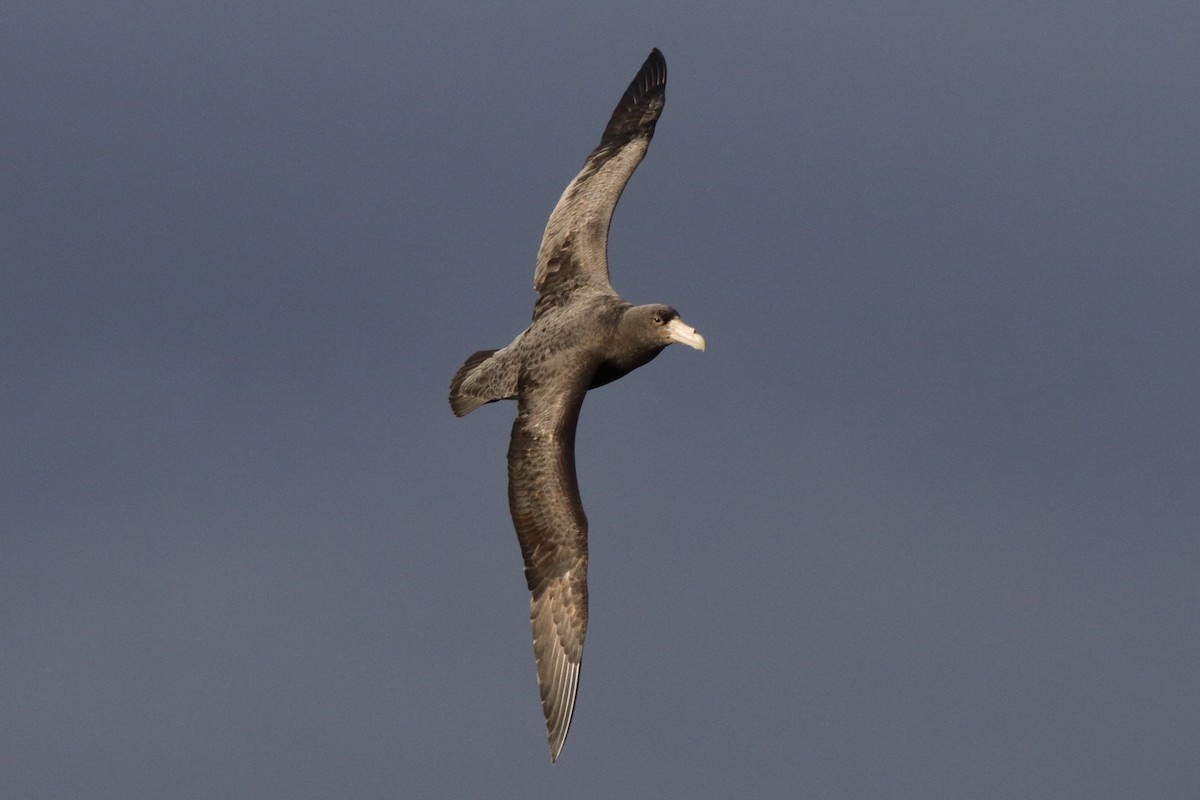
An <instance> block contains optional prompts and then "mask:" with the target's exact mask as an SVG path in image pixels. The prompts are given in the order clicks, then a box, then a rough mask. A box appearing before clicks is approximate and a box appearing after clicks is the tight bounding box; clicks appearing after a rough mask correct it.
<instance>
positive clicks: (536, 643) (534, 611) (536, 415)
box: [508, 364, 591, 760]
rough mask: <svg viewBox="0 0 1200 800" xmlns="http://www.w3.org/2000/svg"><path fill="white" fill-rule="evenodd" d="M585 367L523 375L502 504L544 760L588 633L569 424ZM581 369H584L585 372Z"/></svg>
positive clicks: (569, 706) (556, 748) (567, 716)
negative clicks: (526, 602)
mask: <svg viewBox="0 0 1200 800" xmlns="http://www.w3.org/2000/svg"><path fill="white" fill-rule="evenodd" d="M590 369H591V368H590V367H589V366H588V365H583V364H581V365H579V366H578V368H577V369H575V370H573V372H574V373H576V374H573V375H570V376H564V375H558V376H555V380H553V381H552V382H551V383H550V384H547V383H543V382H539V381H538V380H535V379H533V378H530V377H528V376H523V377H522V380H521V383H520V390H519V393H518V411H517V420H516V422H514V423H513V429H512V440H511V441H510V443H509V448H508V505H509V510H510V511H511V512H512V519H513V526H514V527H515V528H516V529H517V538H518V539H519V540H520V542H521V553H522V555H523V556H524V557H525V580H526V582H527V583H528V584H529V591H530V593H531V594H532V598H531V600H530V607H529V608H530V612H529V616H530V621H531V623H532V625H533V654H534V658H535V660H536V661H537V673H538V687H539V689H540V690H541V695H542V711H543V712H544V713H545V715H546V734H547V738H548V740H549V742H550V758H551V760H557V758H558V754H559V752H560V751H561V750H562V746H563V742H564V741H565V740H566V738H567V730H568V729H569V728H570V725H571V714H572V712H573V711H574V709H575V692H576V690H577V688H578V686H579V664H580V661H581V660H582V658H583V638H584V634H585V633H586V631H587V518H586V517H585V516H584V514H583V504H582V503H581V502H580V500H579V484H578V483H577V481H576V479H575V423H576V421H577V420H578V418H579V409H580V406H582V404H583V395H584V393H585V392H586V391H587V387H588V384H589V381H590V378H591V371H590ZM584 373H586V374H584Z"/></svg>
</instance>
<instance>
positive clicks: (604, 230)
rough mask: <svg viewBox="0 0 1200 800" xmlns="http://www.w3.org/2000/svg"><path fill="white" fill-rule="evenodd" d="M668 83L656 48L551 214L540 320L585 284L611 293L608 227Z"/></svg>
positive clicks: (540, 281) (539, 273)
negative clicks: (555, 305) (544, 311)
mask: <svg viewBox="0 0 1200 800" xmlns="http://www.w3.org/2000/svg"><path fill="white" fill-rule="evenodd" d="M666 85H667V62H666V61H665V60H664V59H663V55H662V53H660V52H659V51H658V50H657V49H654V50H652V51H651V52H650V56H649V57H648V58H647V59H646V62H645V63H644V64H642V68H641V69H640V70H638V74H637V76H636V77H634V79H633V82H632V83H630V84H629V88H628V89H626V90H625V94H624V95H622V96H621V101H620V102H619V103H617V107H616V109H615V110H614V111H613V114H612V118H611V119H609V121H608V127H606V128H605V129H604V135H603V136H602V137H601V138H600V144H599V146H598V147H596V149H595V150H593V151H592V154H591V155H589V156H588V158H587V161H586V162H584V165H583V169H582V170H581V171H580V172H579V174H578V175H576V176H575V180H573V181H571V183H570V184H569V185H568V186H567V188H566V191H564V192H563V194H562V197H561V198H559V201H558V205H556V206H555V207H554V211H553V212H551V214H550V221H549V222H547V223H546V232H545V233H544V234H543V236H542V245H541V248H540V249H539V250H538V260H537V269H536V270H535V271H534V275H533V288H534V289H536V290H537V293H538V300H537V305H536V306H535V308H534V318H535V319H536V318H537V316H538V315H539V314H540V313H541V312H542V311H543V310H545V308H547V307H549V306H552V305H554V304H556V303H558V302H560V301H561V300H562V299H563V298H565V297H566V296H568V295H569V294H570V293H571V292H572V291H573V290H575V289H576V288H578V287H580V286H592V287H596V288H598V289H600V290H602V291H609V292H611V291H612V286H611V285H610V284H609V282H608V255H607V249H608V226H609V223H610V222H612V215H613V209H614V208H616V206H617V200H619V199H620V197H621V192H622V191H623V190H624V189H625V184H626V183H628V181H629V176H630V175H632V174H633V171H634V169H636V168H637V165H638V164H640V163H641V161H642V158H643V157H644V156H645V155H646V148H647V147H649V146H650V137H652V136H653V135H654V125H655V123H657V122H658V117H659V114H661V113H662V109H663V103H664V102H665V98H666Z"/></svg>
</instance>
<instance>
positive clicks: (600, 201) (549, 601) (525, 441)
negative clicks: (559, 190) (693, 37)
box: [450, 50, 704, 760]
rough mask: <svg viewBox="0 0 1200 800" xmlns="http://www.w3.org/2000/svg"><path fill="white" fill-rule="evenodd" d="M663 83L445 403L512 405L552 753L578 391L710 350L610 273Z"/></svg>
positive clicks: (596, 160) (568, 575) (637, 108)
mask: <svg viewBox="0 0 1200 800" xmlns="http://www.w3.org/2000/svg"><path fill="white" fill-rule="evenodd" d="M666 80H667V65H666V61H664V60H663V57H662V54H661V53H660V52H659V51H658V50H654V51H652V52H651V53H650V57H649V58H647V59H646V62H645V64H643V65H642V68H641V70H640V71H639V72H638V74H637V76H636V77H635V78H634V79H633V82H632V83H630V84H629V88H628V89H627V90H626V91H625V94H624V95H623V96H622V97H621V101H620V102H619V103H618V104H617V107H616V109H615V110H614V111H613V114H612V118H611V119H610V120H609V123H608V126H607V127H606V128H605V129H604V135H603V136H602V137H601V139H600V145H599V146H598V147H597V148H596V149H595V150H593V151H592V153H591V155H589V156H588V159H587V161H586V162H585V163H584V166H583V169H582V170H581V171H580V173H579V174H578V175H577V176H576V177H575V179H574V180H573V181H571V183H570V185H568V186H567V189H566V191H564V192H563V195H562V197H561V198H560V199H559V201H558V204H557V205H556V206H555V207H554V211H553V212H552V213H551V214H550V220H549V222H548V223H547V224H546V232H545V234H544V235H543V238H542V245H541V248H540V249H539V251H538V260H537V267H536V269H535V271H534V281H533V282H534V288H535V289H536V290H537V293H538V295H537V302H536V304H535V306H534V312H533V323H532V324H531V325H530V326H529V328H527V329H526V330H525V331H524V332H523V333H521V334H520V335H519V336H517V338H516V339H514V340H513V341H512V343H511V344H509V345H508V346H507V347H504V348H501V349H499V350H480V351H479V352H477V353H475V354H473V355H472V356H471V357H470V358H468V359H467V361H466V363H464V364H463V365H462V367H461V368H460V369H459V370H458V372H457V373H456V374H455V376H454V379H453V380H452V381H451V383H450V407H451V408H452V409H453V411H454V413H455V414H457V415H458V416H463V415H465V414H468V413H470V412H471V411H473V410H474V409H476V408H478V407H479V406H481V405H484V404H485V403H491V402H494V401H496V400H508V399H516V400H517V419H516V421H515V422H514V423H513V429H512V438H511V440H510V443H509V448H508V503H509V511H510V512H511V514H512V519H513V526H514V527H515V528H516V531H517V539H518V540H519V541H520V544H521V553H522V555H523V556H524V559H525V580H526V583H527V584H528V586H529V591H530V594H531V600H530V621H531V623H532V627H533V652H534V659H535V661H536V662H537V673H538V686H539V688H540V691H541V696H542V710H543V712H544V713H545V716H546V732H547V737H548V739H549V743H550V758H551V760H557V758H558V754H559V752H560V751H561V750H562V746H563V742H564V741H565V740H566V737H567V731H568V729H569V728H570V725H571V715H572V713H573V711H574V708H575V694H576V691H577V688H578V684H579V665H580V662H581V660H582V658H583V640H584V635H585V634H586V632H587V517H585V516H584V513H583V504H582V503H581V502H580V499H579V485H578V483H577V482H576V478H575V423H576V421H577V420H578V418H579V409H580V407H581V406H582V405H583V396H584V395H585V394H586V393H587V391H588V390H589V389H593V388H595V387H597V386H603V385H604V384H606V383H609V382H611V381H614V380H616V379H617V378H620V377H621V376H622V375H625V374H626V373H628V372H630V371H631V370H633V369H636V368H637V367H640V366H641V365H643V364H645V363H646V362H648V361H650V360H651V359H652V358H654V357H655V356H656V355H658V354H659V352H661V351H662V349H663V348H664V347H666V346H667V345H669V344H672V343H674V342H679V343H682V344H687V345H689V346H691V347H694V348H696V349H698V350H703V349H704V338H703V337H702V336H700V335H699V334H698V333H696V331H695V330H693V329H692V328H690V327H688V326H687V325H685V324H684V323H683V321H682V320H680V319H679V314H678V313H676V311H675V310H674V309H672V308H670V307H669V306H663V305H646V306H633V305H631V304H629V303H628V302H626V301H625V300H623V299H622V298H621V297H620V296H619V295H618V294H617V293H616V292H615V291H614V290H613V288H612V285H611V284H610V283H609V280H608V259H607V254H606V250H607V246H608V227H609V223H610V222H611V220H612V213H613V209H614V208H615V207H616V204H617V200H618V199H619V198H620V196H621V192H622V190H623V189H624V188H625V184H626V183H627V182H628V180H629V176H630V175H631V174H633V171H634V169H635V168H636V167H637V165H638V164H639V163H640V162H641V160H642V158H643V157H644V156H645V154H646V148H647V147H648V146H649V144H650V137H651V136H653V135H654V125H655V123H656V122H657V121H658V116H659V114H660V113H661V112H662V108H663V101H664V89H665V86H666Z"/></svg>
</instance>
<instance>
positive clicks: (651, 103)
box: [600, 47, 667, 147]
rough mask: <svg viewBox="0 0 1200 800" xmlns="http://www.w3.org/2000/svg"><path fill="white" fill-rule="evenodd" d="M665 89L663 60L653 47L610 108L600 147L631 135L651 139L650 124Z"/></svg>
mask: <svg viewBox="0 0 1200 800" xmlns="http://www.w3.org/2000/svg"><path fill="white" fill-rule="evenodd" d="M666 86H667V60H666V59H665V58H663V54H662V53H661V52H660V51H659V49H658V48H657V47H656V48H654V49H653V50H651V51H650V55H649V56H647V57H646V60H645V62H644V63H643V64H642V67H641V69H639V70H638V73H637V75H635V76H634V77H633V80H632V81H630V82H629V88H627V89H626V90H625V94H623V95H621V100H620V102H618V103H617V107H616V108H615V109H613V114H612V118H611V119H610V120H609V121H608V127H606V128H605V129H604V136H602V137H601V139H600V146H601V147H604V146H605V145H606V144H607V145H609V146H616V145H617V144H618V143H619V142H624V141H626V140H628V139H629V138H630V137H631V136H634V135H635V134H638V133H640V134H642V135H644V136H651V135H653V134H654V124H655V123H656V122H657V121H658V115H659V114H660V113H662V106H663V98H664V96H665V95H666Z"/></svg>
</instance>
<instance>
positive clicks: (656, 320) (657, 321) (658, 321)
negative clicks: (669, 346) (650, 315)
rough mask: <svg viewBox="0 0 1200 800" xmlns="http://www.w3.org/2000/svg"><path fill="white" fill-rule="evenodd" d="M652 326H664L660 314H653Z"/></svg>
mask: <svg viewBox="0 0 1200 800" xmlns="http://www.w3.org/2000/svg"><path fill="white" fill-rule="evenodd" d="M654 324H655V325H664V324H666V323H665V321H664V320H663V318H662V314H655V315H654Z"/></svg>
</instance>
